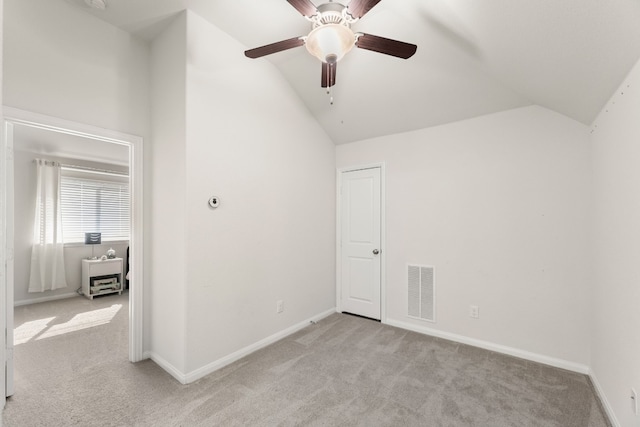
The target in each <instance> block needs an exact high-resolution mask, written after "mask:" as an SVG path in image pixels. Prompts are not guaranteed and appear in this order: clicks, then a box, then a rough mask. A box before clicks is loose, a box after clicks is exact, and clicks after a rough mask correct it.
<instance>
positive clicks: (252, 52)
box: [244, 37, 304, 59]
mask: <svg viewBox="0 0 640 427" xmlns="http://www.w3.org/2000/svg"><path fill="white" fill-rule="evenodd" d="M302 45H304V40H303V39H302V38H301V37H294V38H292V39H288V40H282V41H279V42H275V43H271V44H268V45H265V46H260V47H256V48H254V49H249V50H245V52H244V54H245V56H246V57H248V58H252V59H256V58H260V57H263V56H265V55H271V54H272V53H276V52H282V51H283V50H287V49H293V48H294V47H298V46H302Z"/></svg>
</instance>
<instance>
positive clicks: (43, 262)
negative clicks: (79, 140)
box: [29, 159, 67, 292]
mask: <svg viewBox="0 0 640 427" xmlns="http://www.w3.org/2000/svg"><path fill="white" fill-rule="evenodd" d="M35 163H36V170H37V191H36V209H35V220H34V222H33V248H32V250H31V275H30V277H29V292H44V291H48V290H54V289H59V288H65V287H67V279H66V274H65V270H64V244H63V241H62V219H61V218H60V164H59V163H57V162H50V161H46V160H41V159H36V160H35Z"/></svg>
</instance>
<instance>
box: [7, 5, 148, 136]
mask: <svg viewBox="0 0 640 427" xmlns="http://www.w3.org/2000/svg"><path fill="white" fill-rule="evenodd" d="M5 18H6V19H5V22H4V31H5V34H4V41H5V45H4V91H5V93H4V103H5V105H8V106H11V107H16V108H20V109H23V110H27V111H32V112H36V113H41V114H46V115H49V116H53V117H59V118H63V119H67V120H73V121H76V122H79V123H86V124H90V125H94V126H99V127H103V128H106V129H112V130H117V131H120V132H125V133H130V134H134V135H140V136H146V134H147V131H148V126H149V122H148V120H149V100H148V83H147V76H148V57H149V54H148V50H149V49H148V45H147V44H146V43H145V42H143V41H141V40H138V39H136V38H134V37H132V36H131V35H130V34H128V33H126V32H124V31H122V30H120V29H118V28H116V27H114V26H112V25H109V24H107V23H105V22H103V21H101V20H99V19H97V18H95V17H93V16H91V15H89V14H87V13H84V12H83V11H82V10H81V9H80V8H78V7H76V6H73V5H72V4H71V2H67V1H64V0H47V1H34V0H7V1H5Z"/></svg>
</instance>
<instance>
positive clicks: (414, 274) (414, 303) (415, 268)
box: [407, 265, 436, 322]
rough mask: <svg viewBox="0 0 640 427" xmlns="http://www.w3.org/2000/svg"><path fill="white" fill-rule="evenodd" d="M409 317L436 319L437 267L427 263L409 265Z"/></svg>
mask: <svg viewBox="0 0 640 427" xmlns="http://www.w3.org/2000/svg"><path fill="white" fill-rule="evenodd" d="M407 290H408V292H407V294H408V303H409V304H408V312H407V314H408V315H409V317H413V318H416V319H420V320H428V321H429V322H435V321H436V282H435V269H434V267H433V266H427V265H407Z"/></svg>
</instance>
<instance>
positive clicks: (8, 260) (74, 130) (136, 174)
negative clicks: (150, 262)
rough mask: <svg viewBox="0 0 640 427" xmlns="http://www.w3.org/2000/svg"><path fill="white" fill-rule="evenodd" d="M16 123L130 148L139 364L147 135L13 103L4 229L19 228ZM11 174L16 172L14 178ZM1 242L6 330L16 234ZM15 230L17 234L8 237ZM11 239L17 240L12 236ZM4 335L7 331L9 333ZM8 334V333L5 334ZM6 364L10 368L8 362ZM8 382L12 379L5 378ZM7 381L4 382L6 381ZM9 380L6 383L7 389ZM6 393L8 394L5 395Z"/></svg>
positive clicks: (133, 319)
mask: <svg viewBox="0 0 640 427" xmlns="http://www.w3.org/2000/svg"><path fill="white" fill-rule="evenodd" d="M16 125H20V126H30V127H35V128H38V129H43V130H48V131H52V132H59V133H63V134H67V135H73V136H79V137H83V138H87V139H92V140H97V141H104V142H109V143H114V144H120V145H125V146H127V147H129V185H130V194H131V225H132V226H131V230H132V233H131V236H130V241H129V246H130V255H131V270H130V271H131V274H132V278H131V283H134V284H135V286H132V287H130V289H129V360H130V361H131V362H138V361H141V360H143V359H144V353H143V350H144V348H143V344H144V335H143V334H144V329H143V319H144V312H143V307H144V304H143V296H144V258H143V254H144V252H143V245H144V215H143V201H144V193H143V189H144V187H143V176H144V175H143V153H144V150H143V139H142V137H139V136H135V135H130V134H126V133H122V132H118V131H114V130H110V129H104V128H99V127H96V126H91V125H87V124H83V123H77V122H73V121H69V120H64V119H60V118H56V117H51V116H46V115H43V114H38V113H33V112H30V111H25V110H20V109H17V108H13V107H7V106H4V107H3V120H2V132H3V138H2V142H1V143H0V166H2V167H0V171H1V172H0V173H2V174H3V175H4V176H3V177H2V179H0V197H2V201H3V203H2V204H1V207H0V226H2V230H8V229H9V228H12V227H13V224H12V219H13V209H14V205H13V191H14V186H13V131H14V127H15V126H16ZM8 174H11V176H8ZM1 234H2V236H3V237H2V240H1V241H0V246H1V248H0V268H1V269H2V271H1V272H0V295H3V296H6V305H4V306H3V307H2V310H1V312H0V314H1V315H2V318H1V320H0V328H1V329H0V330H1V331H4V330H6V328H7V316H8V315H10V314H11V313H13V303H14V301H13V280H12V278H11V277H8V276H7V274H6V273H7V271H8V270H9V271H12V265H13V256H12V254H11V253H12V248H13V240H12V237H11V236H12V235H13V233H4V232H3V233H1ZM7 234H11V236H9V237H8V236H7ZM10 237H11V239H10ZM3 335H5V334H4V333H3ZM5 337H6V335H5ZM7 344H8V343H6V342H5V343H4V345H3V346H2V349H0V355H1V356H2V359H0V360H1V361H2V364H3V365H6V361H7V359H8V356H10V355H9V354H7V353H6V352H5V348H6V347H7ZM3 368H4V366H3ZM5 380H6V378H5ZM3 383H4V381H3ZM4 386H6V384H3V388H4ZM5 394H6V393H3V396H4V395H5Z"/></svg>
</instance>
